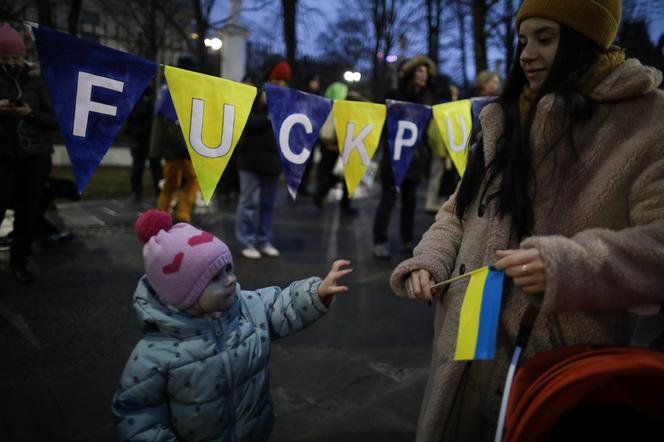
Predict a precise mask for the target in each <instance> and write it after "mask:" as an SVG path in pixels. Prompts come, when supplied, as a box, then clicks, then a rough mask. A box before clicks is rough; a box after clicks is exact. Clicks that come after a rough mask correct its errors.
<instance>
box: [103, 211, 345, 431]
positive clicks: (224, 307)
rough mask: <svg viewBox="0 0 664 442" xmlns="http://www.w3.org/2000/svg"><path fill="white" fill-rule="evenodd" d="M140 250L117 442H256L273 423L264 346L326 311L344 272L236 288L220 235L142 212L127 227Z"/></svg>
mask: <svg viewBox="0 0 664 442" xmlns="http://www.w3.org/2000/svg"><path fill="white" fill-rule="evenodd" d="M136 233H137V235H138V237H139V239H140V240H141V241H142V242H143V243H144V244H145V245H144V247H143V260H144V263H145V273H146V274H145V276H143V277H142V278H141V279H140V280H139V282H138V287H137V288H136V293H135V294H134V307H135V309H136V311H137V313H138V316H139V319H140V321H141V322H142V324H143V331H144V333H145V336H144V337H143V338H142V339H141V340H140V342H139V343H138V344H137V345H136V347H135V349H134V351H133V352H132V354H131V356H130V357H129V361H128V362H127V365H126V367H125V369H124V372H123V374H122V379H121V380H120V385H119V387H118V390H117V392H116V393H115V396H114V398H113V407H112V410H113V416H114V418H115V425H116V428H117V431H118V434H119V436H121V438H122V440H150V441H189V440H192V441H193V440H196V441H199V440H206V441H208V440H209V441H213V440H214V441H264V440H266V439H267V437H268V435H269V434H270V431H271V429H272V425H273V411H272V399H271V397H270V392H269V377H270V376H269V356H270V347H269V342H270V339H271V338H280V337H282V336H287V335H289V334H291V333H294V332H297V331H299V330H301V329H303V328H304V327H306V326H307V325H309V324H311V323H312V322H314V321H316V320H317V319H318V318H320V317H321V316H323V314H325V313H326V312H327V309H328V306H329V304H330V302H331V301H332V298H333V297H334V295H335V294H337V293H340V292H345V291H347V290H348V287H346V286H340V285H337V282H338V281H339V279H340V278H341V277H343V276H345V275H347V274H348V273H350V272H351V271H352V269H350V268H342V267H346V266H348V265H350V262H349V261H345V260H337V261H335V262H334V264H332V269H331V270H330V272H329V273H328V275H327V276H326V277H325V279H323V280H321V279H320V278H317V277H312V278H308V279H304V280H301V281H295V282H293V283H292V284H291V285H290V286H288V287H287V288H285V289H281V288H279V287H267V288H263V289H259V290H256V291H249V290H241V289H240V285H239V284H238V282H237V278H236V277H235V274H234V273H233V257H232V256H231V253H230V250H229V249H228V247H227V246H226V244H224V243H223V242H222V241H221V240H219V238H217V237H215V236H213V235H211V234H210V233H208V232H204V231H201V230H199V229H197V228H195V227H193V226H191V225H189V224H185V223H179V224H176V225H174V226H172V221H171V217H170V215H168V214H167V213H165V212H161V211H157V210H150V211H147V212H145V213H143V214H142V215H141V216H140V217H139V218H138V220H137V221H136Z"/></svg>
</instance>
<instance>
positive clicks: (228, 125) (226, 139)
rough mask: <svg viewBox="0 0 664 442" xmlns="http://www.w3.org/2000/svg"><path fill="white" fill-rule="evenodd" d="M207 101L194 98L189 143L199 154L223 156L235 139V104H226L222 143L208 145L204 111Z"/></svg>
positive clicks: (213, 156) (210, 156) (212, 156)
mask: <svg viewBox="0 0 664 442" xmlns="http://www.w3.org/2000/svg"><path fill="white" fill-rule="evenodd" d="M204 109H205V101H204V100H201V99H200V98H193V99H192V103H191V121H190V124H189V144H191V148H192V149H194V150H195V151H196V153H197V154H199V155H200V156H203V157H206V158H217V157H223V156H224V155H226V154H227V153H228V152H229V151H230V150H231V143H232V141H233V123H234V121H235V106H233V105H231V104H224V121H223V123H222V126H221V143H219V146H217V147H207V146H206V145H205V144H204V143H203V111H204Z"/></svg>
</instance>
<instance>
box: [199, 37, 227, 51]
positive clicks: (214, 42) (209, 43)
mask: <svg viewBox="0 0 664 442" xmlns="http://www.w3.org/2000/svg"><path fill="white" fill-rule="evenodd" d="M203 43H205V46H206V47H208V48H211V49H212V50H214V51H218V50H219V49H221V46H222V45H223V42H222V41H221V39H220V38H217V37H214V38H206V39H205V40H203Z"/></svg>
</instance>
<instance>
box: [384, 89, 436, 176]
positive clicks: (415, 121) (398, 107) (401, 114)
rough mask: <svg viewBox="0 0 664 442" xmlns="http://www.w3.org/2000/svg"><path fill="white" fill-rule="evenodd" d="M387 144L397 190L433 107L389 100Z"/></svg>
mask: <svg viewBox="0 0 664 442" xmlns="http://www.w3.org/2000/svg"><path fill="white" fill-rule="evenodd" d="M386 103H387V142H388V145H389V146H390V158H391V162H392V170H393V171H394V184H395V186H396V187H397V189H400V188H401V183H402V182H403V179H404V177H405V176H406V171H407V170H408V166H409V165H410V162H411V160H412V159H413V154H414V153H415V149H416V147H417V144H418V143H419V142H420V139H421V138H422V135H423V134H424V132H425V131H426V128H427V125H428V124H429V120H430V119H431V107H429V106H425V105H423V104H415V103H406V102H403V101H395V100H387V101H386Z"/></svg>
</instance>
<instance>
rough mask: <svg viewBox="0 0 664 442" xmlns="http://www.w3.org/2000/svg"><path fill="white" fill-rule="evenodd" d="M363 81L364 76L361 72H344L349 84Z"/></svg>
mask: <svg viewBox="0 0 664 442" xmlns="http://www.w3.org/2000/svg"><path fill="white" fill-rule="evenodd" d="M361 79H362V74H361V73H359V72H352V71H346V72H344V80H346V81H347V82H348V83H357V82H358V81H360V80H361Z"/></svg>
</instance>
